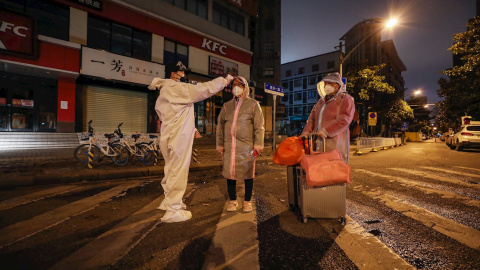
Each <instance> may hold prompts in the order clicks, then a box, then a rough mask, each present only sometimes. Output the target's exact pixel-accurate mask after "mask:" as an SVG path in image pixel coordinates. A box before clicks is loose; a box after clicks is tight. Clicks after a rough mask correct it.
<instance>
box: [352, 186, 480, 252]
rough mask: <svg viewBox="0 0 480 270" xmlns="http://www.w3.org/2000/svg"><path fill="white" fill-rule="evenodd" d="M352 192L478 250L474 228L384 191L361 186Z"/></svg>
mask: <svg viewBox="0 0 480 270" xmlns="http://www.w3.org/2000/svg"><path fill="white" fill-rule="evenodd" d="M353 190H355V191H358V192H362V193H363V194H365V195H367V196H369V197H371V198H373V199H377V200H379V201H380V202H381V203H383V204H385V205H386V206H388V207H390V208H391V209H393V210H395V211H397V212H400V213H402V214H403V215H405V216H408V217H410V218H412V219H415V220H417V221H419V222H420V223H422V224H424V225H425V226H427V227H430V228H432V229H434V230H436V231H438V232H440V233H442V234H444V235H446V236H448V237H450V238H452V239H455V240H457V241H458V242H460V243H462V244H464V245H467V246H469V247H471V248H474V249H477V250H480V241H478V239H480V231H478V230H476V229H474V228H471V227H468V226H465V225H463V224H460V223H457V222H455V221H453V220H450V219H448V218H444V217H442V216H440V215H437V214H435V213H433V212H430V211H428V210H426V209H423V208H421V207H418V206H415V205H413V204H410V203H408V202H405V201H402V200H401V199H398V198H396V197H395V196H393V195H391V194H388V192H386V191H385V190H375V189H371V190H369V191H367V190H364V188H363V186H361V185H358V186H355V187H354V188H353Z"/></svg>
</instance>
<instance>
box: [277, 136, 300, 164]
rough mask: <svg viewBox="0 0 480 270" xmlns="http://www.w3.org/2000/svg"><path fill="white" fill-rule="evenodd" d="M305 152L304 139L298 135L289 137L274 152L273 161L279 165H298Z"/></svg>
mask: <svg viewBox="0 0 480 270" xmlns="http://www.w3.org/2000/svg"><path fill="white" fill-rule="evenodd" d="M304 154H305V150H304V149H303V142H302V139H301V138H300V137H297V136H293V137H288V138H286V139H285V140H284V141H283V142H281V143H280V144H279V145H278V148H277V150H275V153H274V154H273V162H274V163H275V164H279V165H296V164H299V163H300V160H301V159H302V156H303V155H304Z"/></svg>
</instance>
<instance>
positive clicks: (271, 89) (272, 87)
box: [264, 83, 283, 97]
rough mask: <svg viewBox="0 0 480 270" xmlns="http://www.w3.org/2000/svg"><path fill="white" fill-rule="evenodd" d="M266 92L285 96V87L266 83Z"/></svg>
mask: <svg viewBox="0 0 480 270" xmlns="http://www.w3.org/2000/svg"><path fill="white" fill-rule="evenodd" d="M264 88H265V92H266V93H269V94H272V95H278V96H282V97H283V88H282V87H280V86H276V85H273V84H269V83H265V87H264Z"/></svg>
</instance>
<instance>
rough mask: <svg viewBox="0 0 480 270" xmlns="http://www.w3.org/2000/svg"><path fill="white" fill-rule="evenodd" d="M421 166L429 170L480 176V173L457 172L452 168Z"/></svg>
mask: <svg viewBox="0 0 480 270" xmlns="http://www.w3.org/2000/svg"><path fill="white" fill-rule="evenodd" d="M421 168H425V169H428V170H434V171H440V172H446V173H452V174H458V175H463V176H468V177H476V178H480V175H478V174H471V173H464V172H457V171H452V170H447V169H441V168H435V167H426V166H424V167H421Z"/></svg>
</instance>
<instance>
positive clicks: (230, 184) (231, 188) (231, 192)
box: [227, 178, 253, 202]
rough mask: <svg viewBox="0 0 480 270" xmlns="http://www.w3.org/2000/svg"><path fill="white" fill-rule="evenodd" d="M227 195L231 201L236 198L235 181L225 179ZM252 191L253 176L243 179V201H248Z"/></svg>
mask: <svg viewBox="0 0 480 270" xmlns="http://www.w3.org/2000/svg"><path fill="white" fill-rule="evenodd" d="M227 188H228V197H229V198H230V200H231V201H235V200H236V199H237V181H236V180H232V179H227ZM252 192H253V178H252V179H245V201H247V202H249V201H250V200H251V199H252Z"/></svg>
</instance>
